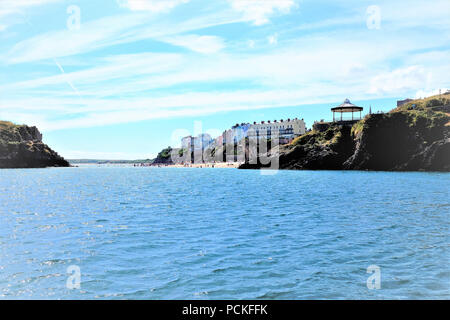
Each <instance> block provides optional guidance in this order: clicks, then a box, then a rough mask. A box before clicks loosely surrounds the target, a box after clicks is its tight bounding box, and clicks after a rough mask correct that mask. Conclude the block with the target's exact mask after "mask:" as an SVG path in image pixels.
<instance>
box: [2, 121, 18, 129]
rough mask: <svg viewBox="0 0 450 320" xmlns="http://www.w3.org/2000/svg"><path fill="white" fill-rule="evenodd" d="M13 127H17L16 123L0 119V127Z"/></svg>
mask: <svg viewBox="0 0 450 320" xmlns="http://www.w3.org/2000/svg"><path fill="white" fill-rule="evenodd" d="M15 127H17V125H16V124H14V123H12V122H10V121H2V120H0V129H13V128H15Z"/></svg>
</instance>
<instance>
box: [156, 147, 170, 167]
mask: <svg viewBox="0 0 450 320" xmlns="http://www.w3.org/2000/svg"><path fill="white" fill-rule="evenodd" d="M151 164H156V165H157V164H162V165H171V164H173V161H172V148H171V147H167V148H166V149H163V150H161V152H160V153H158V155H157V156H156V158H155V159H153V160H152V161H151Z"/></svg>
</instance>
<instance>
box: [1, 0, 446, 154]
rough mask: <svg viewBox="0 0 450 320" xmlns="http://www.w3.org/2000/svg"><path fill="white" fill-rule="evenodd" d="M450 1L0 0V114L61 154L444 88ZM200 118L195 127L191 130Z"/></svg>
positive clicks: (149, 146) (146, 145) (375, 105)
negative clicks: (32, 128) (33, 130)
mask: <svg viewBox="0 0 450 320" xmlns="http://www.w3.org/2000/svg"><path fill="white" fill-rule="evenodd" d="M448 12H450V1H448V0H445V1H439V0H436V1H415V0H409V1H361V0H358V1H352V0H346V1H339V0H338V1H324V0H314V1H312V0H311V1H308V0H214V1H206V0H97V1H92V0H70V1H66V0H0V119H2V120H10V121H14V122H16V123H26V124H28V125H36V126H38V127H39V128H40V129H41V131H43V133H44V141H45V142H46V143H48V144H49V145H50V146H51V147H52V148H54V149H55V150H57V151H58V152H59V153H60V154H61V155H63V156H65V157H66V158H69V159H71V158H98V159H136V158H149V157H153V156H154V155H155V154H156V153H157V152H158V151H159V150H160V149H162V148H163V147H166V146H168V145H172V146H176V144H177V140H178V138H179V136H181V135H184V134H189V133H191V134H192V133H198V131H199V130H202V131H209V132H210V133H212V134H214V133H219V132H221V131H223V130H225V129H227V128H229V127H230V126H231V125H233V124H235V123H237V122H239V123H240V122H253V121H261V120H274V119H281V118H288V117H290V118H294V117H299V118H304V119H305V121H306V122H307V126H308V127H310V126H311V124H312V123H313V121H314V120H319V119H322V118H323V119H330V118H331V113H330V110H329V109H330V107H332V106H334V105H336V104H339V103H340V102H342V101H343V100H344V99H345V98H347V97H348V98H350V99H351V100H352V102H354V103H356V104H359V105H361V106H363V107H365V110H366V111H368V108H369V106H372V110H373V111H377V110H385V111H387V110H390V109H391V108H393V107H394V106H395V101H396V100H397V99H400V98H406V97H421V96H427V95H431V94H433V93H436V92H438V90H439V89H441V88H442V89H443V88H449V87H450V83H449V82H450V81H449V76H448V75H449V74H450V19H449V18H448V17H449V15H448ZM200 127H201V128H200Z"/></svg>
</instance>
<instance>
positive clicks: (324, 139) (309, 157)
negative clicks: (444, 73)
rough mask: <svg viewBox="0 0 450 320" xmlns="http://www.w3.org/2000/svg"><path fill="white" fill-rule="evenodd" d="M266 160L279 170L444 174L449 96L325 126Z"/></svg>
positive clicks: (449, 142) (448, 157) (449, 158)
mask: <svg viewBox="0 0 450 320" xmlns="http://www.w3.org/2000/svg"><path fill="white" fill-rule="evenodd" d="M271 156H272V157H279V167H280V169H299V170H302V169H303V170H385V171H419V170H420V171H450V95H448V94H447V95H443V96H441V97H431V98H427V99H422V100H415V101H411V102H410V103H408V104H406V105H404V106H402V107H400V108H396V109H394V110H392V111H391V112H389V113H384V114H371V115H368V116H366V117H365V118H364V119H363V120H361V121H359V122H358V123H356V124H354V125H353V126H348V125H339V124H330V125H329V127H328V128H327V129H326V130H325V131H322V132H319V131H311V132H308V133H307V134H305V135H303V136H301V137H299V138H297V139H295V140H294V141H293V142H292V143H291V144H289V145H285V146H281V147H280V149H279V152H277V153H274V154H273V155H271ZM261 167H262V166H261V165H259V164H257V165H255V164H253V165H251V164H248V163H246V164H243V165H242V166H241V167H240V168H241V169H257V168H261Z"/></svg>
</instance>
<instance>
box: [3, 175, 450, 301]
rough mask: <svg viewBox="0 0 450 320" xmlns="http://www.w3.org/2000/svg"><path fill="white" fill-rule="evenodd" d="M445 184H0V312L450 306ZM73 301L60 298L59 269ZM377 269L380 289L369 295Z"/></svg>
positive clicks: (225, 180)
mask: <svg viewBox="0 0 450 320" xmlns="http://www.w3.org/2000/svg"><path fill="white" fill-rule="evenodd" d="M449 182H450V174H448V173H388V172H341V171H336V172H332V171H317V172H313V171H280V172H278V173H277V174H275V175H261V173H260V172H259V171H246V170H235V169H206V168H204V169H193V168H179V169H175V168H132V167H131V168H130V167H128V168H127V167H90V166H85V167H80V168H54V169H37V170H0V298H3V299H14V298H26V299H30V298H32V299H35V298H38V299H405V298H411V299H431V298H440V299H449V298H450V267H449V258H450V248H449V245H450V234H449V225H450V219H449V218H450V217H449V213H450V201H449V185H450V184H449ZM73 265H75V266H78V267H79V268H80V272H81V282H80V286H81V287H80V288H79V289H69V288H68V287H67V286H66V283H67V280H68V277H69V276H70V274H68V273H67V268H68V267H69V266H73ZM370 265H376V266H378V267H379V268H380V278H381V282H380V286H381V287H380V289H378V290H376V289H374V290H370V289H368V287H367V284H366V281H367V278H368V277H369V276H371V273H367V268H368V267H369V266H370Z"/></svg>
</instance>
